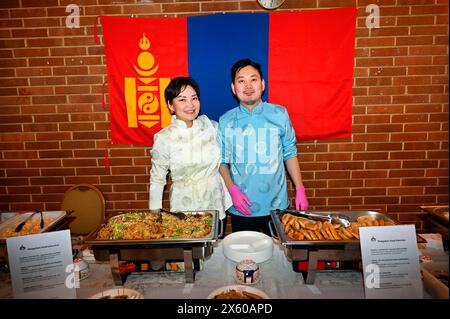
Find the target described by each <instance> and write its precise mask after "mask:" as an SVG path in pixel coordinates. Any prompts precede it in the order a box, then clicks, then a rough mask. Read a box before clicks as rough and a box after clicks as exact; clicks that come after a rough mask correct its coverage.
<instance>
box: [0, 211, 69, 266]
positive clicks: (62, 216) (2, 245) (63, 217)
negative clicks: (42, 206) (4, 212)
mask: <svg viewBox="0 0 450 319" xmlns="http://www.w3.org/2000/svg"><path fill="white" fill-rule="evenodd" d="M33 213H34V212H26V213H18V214H16V215H14V216H13V217H11V218H9V219H7V220H6V221H4V222H3V223H1V224H0V233H2V232H4V231H6V230H7V229H8V228H13V229H14V228H16V227H17V225H19V224H20V223H21V222H23V221H25V220H26V219H27V218H28V217H30V216H31V215H32V214H33ZM71 213H72V211H68V212H67V211H43V212H42V214H43V217H44V218H46V217H51V218H52V222H51V223H49V224H48V225H45V226H44V227H43V228H42V229H40V230H39V232H37V233H38V234H39V233H45V232H50V231H55V230H61V229H67V228H68V226H69V224H70V223H71V222H72V221H73V219H74V217H69V216H70V214H71ZM40 218H41V216H40V215H35V216H33V217H32V218H31V220H40ZM7 263H8V255H7V249H6V237H0V266H2V267H3V266H6V265H7Z"/></svg>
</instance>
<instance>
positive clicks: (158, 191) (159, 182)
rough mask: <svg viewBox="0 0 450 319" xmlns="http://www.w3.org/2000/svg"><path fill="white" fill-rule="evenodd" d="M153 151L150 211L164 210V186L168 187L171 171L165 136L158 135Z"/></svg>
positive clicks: (155, 138)
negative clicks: (168, 173) (168, 174)
mask: <svg viewBox="0 0 450 319" xmlns="http://www.w3.org/2000/svg"><path fill="white" fill-rule="evenodd" d="M154 141H155V142H154V144H153V147H152V150H151V156H152V169H151V171H150V190H149V209H160V208H162V198H163V192H164V186H165V185H166V177H167V172H168V170H169V150H168V148H167V147H168V143H166V142H165V141H164V136H159V134H156V135H155V137H154Z"/></svg>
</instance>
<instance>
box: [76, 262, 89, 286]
mask: <svg viewBox="0 0 450 319" xmlns="http://www.w3.org/2000/svg"><path fill="white" fill-rule="evenodd" d="M73 265H74V267H75V271H76V272H78V279H79V280H80V281H81V280H83V279H86V278H87V277H89V275H90V273H91V272H90V270H89V264H88V263H87V262H86V261H85V260H83V259H82V258H75V259H74V260H73Z"/></svg>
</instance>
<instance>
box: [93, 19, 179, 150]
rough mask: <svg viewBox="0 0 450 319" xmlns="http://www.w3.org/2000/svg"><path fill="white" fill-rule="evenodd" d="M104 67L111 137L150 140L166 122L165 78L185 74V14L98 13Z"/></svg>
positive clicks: (145, 142) (150, 142) (115, 140)
mask: <svg viewBox="0 0 450 319" xmlns="http://www.w3.org/2000/svg"><path fill="white" fill-rule="evenodd" d="M101 22H102V28H103V37H104V43H105V50H106V67H107V72H108V89H109V105H110V118H111V140H112V143H115V144H134V145H153V135H154V134H155V133H157V132H158V131H159V130H160V129H161V128H162V127H165V126H167V125H169V124H170V121H171V115H170V113H169V110H168V108H167V105H166V102H165V99H164V90H165V88H166V87H167V85H168V84H169V82H170V79H172V78H174V77H177V76H186V75H187V74H188V63H187V22H186V18H125V17H101Z"/></svg>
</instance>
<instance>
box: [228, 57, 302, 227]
mask: <svg viewBox="0 0 450 319" xmlns="http://www.w3.org/2000/svg"><path fill="white" fill-rule="evenodd" d="M231 80H232V84H231V89H232V91H233V94H234V95H235V97H236V98H237V99H238V100H239V103H240V105H239V106H238V107H235V108H234V109H231V110H230V111H228V112H226V113H225V114H224V115H222V116H221V117H220V119H219V130H220V138H221V146H222V159H221V166H220V173H221V175H222V177H223V179H224V181H225V184H226V186H227V188H228V191H229V192H230V195H231V197H232V200H233V206H232V207H231V208H230V209H229V210H228V213H229V214H230V216H231V225H232V230H233V232H236V231H242V230H253V231H262V232H264V233H266V234H270V233H269V229H268V222H269V220H270V211H271V210H274V209H286V208H287V207H288V206H289V198H288V193H287V182H286V174H285V167H284V165H286V169H287V171H288V173H289V175H290V177H291V178H292V181H293V183H294V185H295V189H296V196H295V206H296V209H301V210H307V209H308V199H307V197H306V193H305V188H304V186H303V181H302V176H301V172H300V167H299V163H298V160H297V146H296V138H295V132H294V128H293V127H292V123H291V120H290V118H289V114H288V113H287V110H286V109H285V108H284V107H282V106H280V105H275V104H270V103H267V102H263V101H262V100H261V96H262V94H263V92H264V89H265V82H264V78H263V75H262V71H261V66H260V65H259V64H258V63H256V62H254V61H252V60H250V59H242V60H239V61H237V62H236V63H235V64H234V65H233V66H232V68H231Z"/></svg>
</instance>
